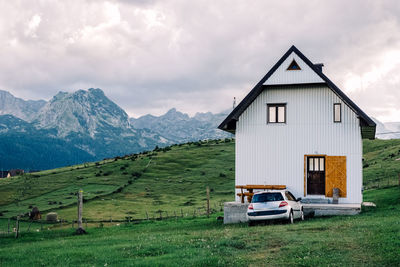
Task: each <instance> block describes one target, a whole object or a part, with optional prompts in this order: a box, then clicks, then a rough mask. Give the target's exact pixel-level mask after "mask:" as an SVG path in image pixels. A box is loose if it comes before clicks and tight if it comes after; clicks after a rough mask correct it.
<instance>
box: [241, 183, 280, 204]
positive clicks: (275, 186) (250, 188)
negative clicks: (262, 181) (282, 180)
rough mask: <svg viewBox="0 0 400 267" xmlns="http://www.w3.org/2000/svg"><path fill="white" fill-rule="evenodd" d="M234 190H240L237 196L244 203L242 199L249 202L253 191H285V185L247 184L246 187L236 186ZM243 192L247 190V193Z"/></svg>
mask: <svg viewBox="0 0 400 267" xmlns="http://www.w3.org/2000/svg"><path fill="white" fill-rule="evenodd" d="M235 188H236V189H240V191H241V192H240V193H238V194H237V195H238V196H239V197H240V198H241V202H242V203H244V197H245V196H247V201H248V202H251V200H252V198H253V195H254V192H253V190H254V189H263V190H267V189H269V190H273V189H275V190H283V189H286V185H255V184H248V185H237V186H235ZM243 190H247V191H248V192H243Z"/></svg>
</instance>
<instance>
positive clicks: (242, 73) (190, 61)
mask: <svg viewBox="0 0 400 267" xmlns="http://www.w3.org/2000/svg"><path fill="white" fill-rule="evenodd" d="M399 14H400V4H399V2H398V1H396V0H392V1H363V0H358V1H351V2H349V1H329V2H326V1H324V2H322V1H295V2H292V1H284V2H270V1H251V2H248V1H239V0H234V1H232V0H231V1H227V0H226V1H211V0H209V1H208V0H202V1H178V0H176V1H174V0H171V1H156V0H155V1H140V0H139V1H80V0H71V1H57V2H56V1H54V2H53V1H41V2H35V3H33V2H30V1H28V2H26V1H25V2H20V1H4V2H2V3H1V4H0V45H1V47H2V49H1V50H0V57H1V58H2V60H1V62H0V73H1V75H0V88H1V89H5V90H9V91H11V92H12V93H14V94H15V95H17V96H19V97H23V98H26V99H27V98H32V99H38V98H45V99H49V98H51V97H52V96H53V95H54V94H55V93H57V92H58V91H60V90H66V91H74V90H77V89H80V88H88V87H96V88H97V87H100V88H102V89H103V90H104V91H105V93H106V95H108V96H109V97H110V98H111V99H112V100H114V101H115V102H116V103H118V104H119V105H120V106H121V107H123V108H124V109H125V110H127V112H128V113H129V114H130V115H132V116H138V115H142V114H144V113H154V114H160V113H162V112H165V111H166V110H168V109H169V108H171V107H176V108H178V109H179V110H182V111H185V112H188V113H191V114H193V113H195V112H196V111H208V110H210V111H213V112H217V111H220V110H224V109H226V108H227V107H230V106H231V105H232V101H233V97H234V96H236V97H237V99H238V100H240V99H241V98H243V97H244V96H245V95H246V94H247V93H248V91H249V90H251V88H252V87H253V86H254V85H255V84H256V83H257V82H258V81H259V80H260V79H261V78H262V76H263V75H264V74H265V73H266V72H267V71H268V70H269V68H270V67H272V65H273V64H274V63H275V62H276V61H277V60H278V59H279V58H280V57H281V56H282V54H283V53H284V52H286V50H287V49H288V48H289V47H290V46H291V45H292V44H294V45H296V46H297V47H298V48H299V49H300V50H301V51H302V52H303V53H304V54H305V55H306V56H307V57H309V58H310V59H311V60H312V61H314V62H315V63H317V62H323V63H324V64H325V68H324V72H325V73H326V74H327V75H328V77H330V78H331V80H333V81H334V82H335V83H336V84H337V85H338V86H339V87H340V88H342V89H343V90H344V91H345V92H346V93H348V94H349V96H350V97H351V98H352V99H353V100H354V101H355V102H356V103H357V104H359V105H360V107H361V108H362V109H364V111H366V112H367V114H369V115H371V116H374V117H377V118H378V119H381V120H383V121H389V120H397V121H400V117H398V116H399V108H398V105H397V103H400V95H399V93H397V92H398V91H399V87H400V82H399V78H398V77H399V75H398V74H397V73H396V69H398V67H399V60H398V58H399V54H400V15H399ZM383 92H384V93H383ZM377 99H379V100H380V101H376V100H377Z"/></svg>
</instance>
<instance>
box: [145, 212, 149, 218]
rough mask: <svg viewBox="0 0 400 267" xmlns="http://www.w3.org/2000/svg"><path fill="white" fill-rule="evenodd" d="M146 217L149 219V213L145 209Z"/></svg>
mask: <svg viewBox="0 0 400 267" xmlns="http://www.w3.org/2000/svg"><path fill="white" fill-rule="evenodd" d="M146 219H147V220H149V214H148V213H147V210H146Z"/></svg>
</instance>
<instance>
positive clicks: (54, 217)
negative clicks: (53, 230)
mask: <svg viewBox="0 0 400 267" xmlns="http://www.w3.org/2000/svg"><path fill="white" fill-rule="evenodd" d="M46 221H48V222H57V221H58V214H57V213H56V212H49V213H47V214H46Z"/></svg>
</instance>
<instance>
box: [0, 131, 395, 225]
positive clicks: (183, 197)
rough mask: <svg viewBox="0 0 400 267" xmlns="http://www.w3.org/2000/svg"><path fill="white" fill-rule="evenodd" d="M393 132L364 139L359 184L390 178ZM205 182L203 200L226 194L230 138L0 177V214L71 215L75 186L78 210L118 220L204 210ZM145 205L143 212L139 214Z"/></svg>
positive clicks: (216, 200) (216, 203)
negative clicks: (79, 203) (387, 137)
mask: <svg viewBox="0 0 400 267" xmlns="http://www.w3.org/2000/svg"><path fill="white" fill-rule="evenodd" d="M399 158H400V140H373V141H370V140H366V141H364V160H363V165H364V186H365V188H366V189H368V188H378V187H379V188H382V187H387V186H390V185H394V184H398V176H397V175H398V173H400V160H398V159H399ZM206 186H209V187H210V189H211V207H212V208H213V209H214V210H220V204H221V203H223V202H224V201H229V200H233V189H234V143H233V142H232V141H231V140H230V139H226V140H223V141H209V142H202V143H199V142H196V143H190V144H184V145H175V146H172V147H170V148H167V149H162V150H160V149H158V150H157V151H152V152H148V153H142V154H137V155H128V156H125V157H121V158H116V159H108V160H104V161H101V162H97V163H88V164H82V165H76V166H72V167H64V168H59V169H54V170H49V171H43V172H40V173H35V174H30V175H23V176H21V177H17V178H12V179H2V180H0V213H1V214H2V216H0V218H7V217H11V216H15V215H17V214H19V213H26V212H28V211H29V210H30V208H29V207H31V206H37V207H39V209H40V210H41V211H42V212H43V213H46V212H48V211H57V212H58V213H59V215H60V217H61V218H62V219H64V220H72V219H75V218H76V206H75V202H76V196H75V193H76V192H77V190H78V189H79V188H83V190H84V197H85V200H86V203H85V204H84V217H85V218H87V219H89V220H110V219H113V220H123V219H125V218H126V217H132V218H133V219H140V218H146V217H147V216H149V217H153V216H160V211H161V215H162V216H166V215H167V213H168V215H172V214H174V213H175V214H180V213H181V212H183V213H185V214H193V212H197V213H198V212H201V211H204V206H205V203H206V202H205V199H206V194H205V190H206ZM146 213H147V214H146Z"/></svg>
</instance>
